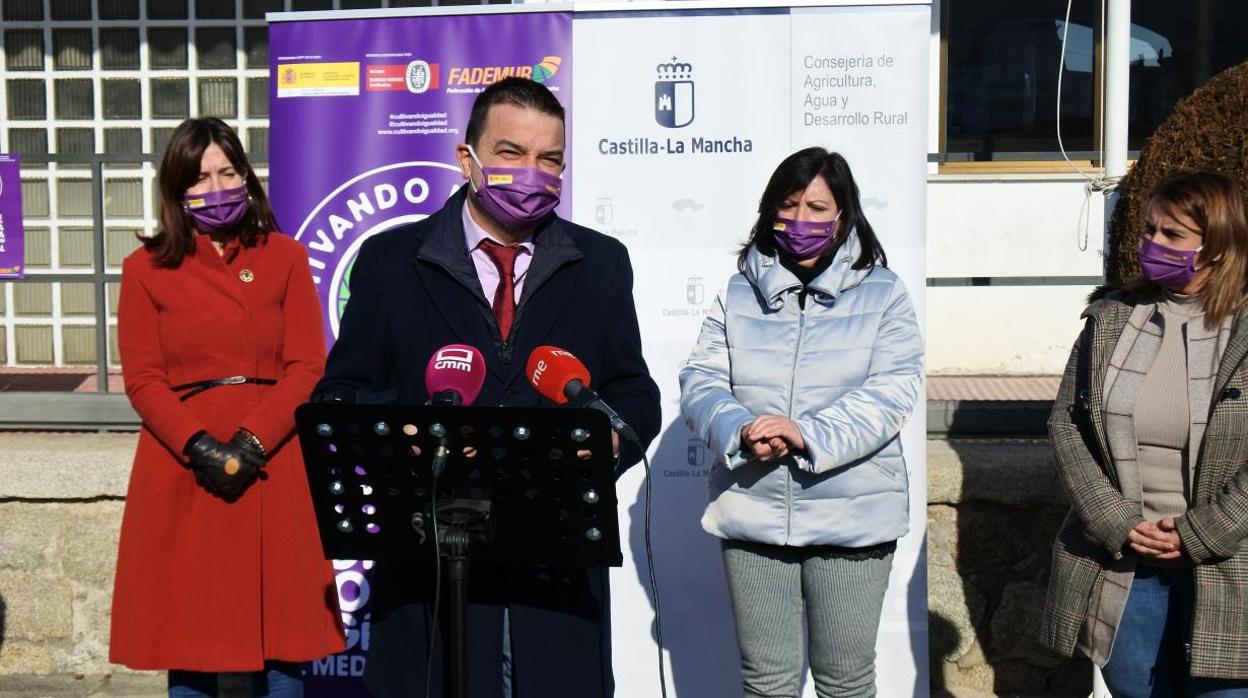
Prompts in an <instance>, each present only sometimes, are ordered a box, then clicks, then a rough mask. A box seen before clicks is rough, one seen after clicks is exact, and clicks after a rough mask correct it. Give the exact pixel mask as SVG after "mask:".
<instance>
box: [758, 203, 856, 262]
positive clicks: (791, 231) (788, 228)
mask: <svg viewBox="0 0 1248 698" xmlns="http://www.w3.org/2000/svg"><path fill="white" fill-rule="evenodd" d="M840 217H841V214H840V213H837V214H836V218H834V219H832V220H830V221H826V222H815V221H799V220H794V219H792V218H782V217H780V216H776V222H775V224H774V225H773V226H772V234H773V235H774V237H775V239H776V247H779V248H780V249H781V250H784V252H786V253H787V254H788V255H789V256H790V257H793V258H795V259H810V258H811V257H818V256H819V255H820V254H823V252H824V251H825V250H827V249H828V248H829V247H831V246H832V243H833V242H834V241H835V240H836V221H837V219H839V218H840Z"/></svg>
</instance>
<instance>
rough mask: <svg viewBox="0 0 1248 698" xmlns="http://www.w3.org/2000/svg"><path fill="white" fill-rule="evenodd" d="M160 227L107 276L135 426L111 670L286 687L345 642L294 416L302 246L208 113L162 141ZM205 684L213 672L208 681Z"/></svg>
mask: <svg viewBox="0 0 1248 698" xmlns="http://www.w3.org/2000/svg"><path fill="white" fill-rule="evenodd" d="M159 186H160V197H161V205H160V233H159V234H158V235H156V236H155V237H152V238H149V239H145V240H144V246H143V248H142V249H140V250H137V251H136V252H135V253H133V254H131V255H130V256H129V257H128V258H126V260H125V263H124V264H123V266H122V282H121V300H120V306H119V308H118V313H117V325H118V328H117V329H118V339H119V344H120V349H121V360H122V373H123V374H124V377H125V383H126V394H127V395H128V396H129V398H130V402H131V404H132V405H133V406H134V409H135V411H136V412H138V414H139V416H140V417H141V418H142V420H143V428H142V432H141V433H140V435H139V444H138V451H137V453H136V454H135V459H134V469H133V471H132V473H131V476H130V488H129V491H128V494H127V497H126V510H125V515H124V517H123V520H122V526H121V544H120V550H119V552H118V556H117V578H116V584H115V589H114V596H113V614H112V638H111V646H110V659H111V660H112V661H113V662H116V663H119V664H124V665H126V666H128V667H131V668H134V669H168V670H169V693H170V695H171V696H201V695H216V693H217V688H218V678H220V679H221V681H220V684H221V688H225V687H226V686H227V684H232V683H243V682H246V683H250V684H251V685H252V689H253V691H254V694H255V695H256V696H265V695H268V696H278V695H281V696H291V695H293V696H298V695H301V694H302V683H301V681H300V679H299V668H298V664H297V663H298V662H303V661H308V660H313V659H319V658H321V657H324V656H325V655H327V654H330V653H333V652H337V651H340V650H342V649H343V644H344V643H343V634H342V631H341V626H340V621H339V610H338V605H337V594H336V592H335V589H334V582H333V571H332V569H331V565H330V563H329V562H328V561H326V560H325V559H324V556H323V555H322V553H321V547H320V542H319V539H318V535H317V530H316V521H315V518H314V515H313V512H312V503H311V497H310V495H309V493H308V483H307V478H306V476H305V473H304V468H303V459H302V458H301V457H300V453H299V444H298V441H297V439H296V438H295V436H294V433H293V430H294V425H295V424H294V410H295V407H296V406H297V405H299V404H300V403H302V402H304V401H305V400H306V399H307V396H308V395H309V394H310V393H311V391H312V387H313V385H314V384H315V383H316V381H317V379H318V378H319V377H320V375H321V371H322V369H323V368H324V362H325V345H324V339H323V337H324V333H323V330H322V324H321V313H320V310H319V308H318V303H317V299H316V292H315V290H314V288H313V285H312V276H311V273H310V271H309V269H308V258H307V254H306V252H305V251H304V248H303V247H302V246H301V245H300V244H299V243H297V242H295V241H294V240H292V239H290V238H289V237H287V236H285V235H282V234H280V233H275V232H274V231H275V228H276V222H275V220H274V218H273V212H272V209H271V208H270V207H269V203H268V199H267V197H266V196H265V194H264V189H263V188H262V187H261V185H260V182H259V181H258V180H257V179H256V178H255V176H254V174H253V172H252V169H251V166H250V164H249V163H248V161H247V156H246V154H245V153H244V152H243V148H242V145H241V144H240V143H239V141H238V137H237V136H236V135H235V134H234V132H233V131H232V130H231V129H230V127H229V126H227V125H226V124H225V123H224V122H222V121H221V120H219V119H208V118H205V119H191V120H188V121H186V122H183V123H182V125H181V126H179V127H178V128H177V130H175V131H174V133H173V136H172V137H171V139H170V141H169V147H168V149H167V150H166V152H165V155H164V159H163V161H162V162H161V165H160V172H159ZM218 673H220V674H221V676H220V677H218Z"/></svg>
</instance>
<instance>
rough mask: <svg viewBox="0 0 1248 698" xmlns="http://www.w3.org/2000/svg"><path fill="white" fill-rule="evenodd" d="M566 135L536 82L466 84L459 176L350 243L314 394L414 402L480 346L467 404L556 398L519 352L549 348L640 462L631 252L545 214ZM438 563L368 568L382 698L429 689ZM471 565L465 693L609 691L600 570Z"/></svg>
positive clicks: (647, 434) (649, 433) (650, 389)
mask: <svg viewBox="0 0 1248 698" xmlns="http://www.w3.org/2000/svg"><path fill="white" fill-rule="evenodd" d="M564 149H565V141H564V110H563V107H562V106H561V105H560V104H559V101H558V100H557V99H556V98H555V96H554V95H553V94H551V92H550V91H549V90H548V89H546V88H545V87H544V86H542V85H540V84H538V83H536V82H533V81H531V80H527V79H522V78H506V79H504V80H501V81H499V82H497V83H494V84H493V85H491V86H490V87H488V88H486V90H485V91H484V92H482V93H481V94H480V95H478V96H477V98H476V101H475V102H474V104H473V108H472V113H471V115H470V117H469V120H468V124H467V128H466V132H465V142H464V143H462V144H460V145H459V146H458V147H457V152H456V157H457V160H458V162H459V165H460V168H461V171H462V173H463V176H464V178H465V179H466V180H467V182H466V183H467V186H464V187H462V188H460V190H459V191H458V192H457V193H456V194H455V195H453V196H452V197H451V198H450V199H449V200H448V201H447V202H446V204H445V205H444V206H443V207H442V209H441V210H440V211H439V212H437V213H435V214H433V215H432V216H430V217H429V218H426V219H425V220H422V221H419V222H417V223H413V224H410V225H405V226H402V227H399V228H396V229H394V230H390V231H386V232H384V233H381V234H379V235H376V236H375V237H373V238H370V239H369V240H367V241H366V242H365V243H364V244H363V246H362V247H361V249H360V253H359V257H358V258H357V260H356V262H355V267H354V269H353V271H352V275H351V299H350V301H349V302H348V305H347V308H346V311H345V313H344V315H343V318H342V323H341V329H340V332H339V336H338V340H337V343H336V344H335V345H334V347H333V350H332V351H331V352H330V355H329V359H328V363H327V367H326V373H325V377H324V379H322V381H321V383H320V384H319V385H318V386H317V390H316V394H317V396H318V397H319V398H320V399H337V400H345V401H354V400H377V399H395V400H396V401H397V402H401V403H408V404H420V403H424V402H426V401H427V400H428V399H429V397H430V396H429V395H427V394H426V389H425V382H424V380H423V378H424V376H423V373H424V369H425V362H426V361H427V360H428V358H429V357H430V356H431V355H433V353H434V352H436V351H437V350H438V349H439V348H440V347H443V346H444V345H447V344H452V343H458V344H465V345H469V346H472V347H477V348H479V349H480V350H481V352H482V354H483V355H484V357H485V365H486V375H485V379H484V382H483V384H482V386H481V391H480V394H479V395H478V396H477V398H476V404H478V405H505V406H535V405H550V406H553V405H554V403H553V402H551V401H548V400H546V399H544V398H542V397H541V396H540V395H539V394H538V393H537V392H536V390H535V389H534V388H533V387H532V386H531V385H530V383H529V381H528V380H527V379H526V376H525V361H526V359H527V358H528V357H529V355H530V353H532V352H533V350H534V349H536V348H537V347H539V346H542V345H553V346H557V347H561V348H563V349H566V350H567V351H569V352H570V353H571V354H573V355H575V356H576V357H577V358H579V359H580V360H581V361H582V362H583V363H584V364H585V367H586V368H587V369H588V372H589V374H590V375H592V376H593V387H594V389H595V390H596V391H597V396H598V397H600V398H601V400H602V402H603V403H605V404H609V405H610V406H611V407H613V408H614V409H615V411H617V412H618V413H619V416H620V417H621V418H622V419H623V421H624V422H627V423H628V424H629V425H631V426H632V428H633V429H634V430H635V431H636V433H637V436H638V437H639V438H638V441H639V442H640V443H639V444H634V443H632V442H630V441H628V440H624V441H623V442H621V441H620V440H618V439H617V440H616V444H617V447H618V451H617V456H618V464H617V470H623V469H624V468H626V467H628V466H631V465H633V464H635V463H636V462H637V461H638V460H640V459H641V455H642V452H643V449H644V448H645V446H647V445H648V444H649V443H650V441H651V440H652V439H654V437H655V436H656V435H657V434H658V430H659V391H658V387H657V386H656V385H655V383H654V381H653V380H651V378H650V374H649V371H648V369H647V367H646V363H645V360H644V359H643V358H642V354H641V339H640V336H639V333H638V329H637V313H636V310H635V308H634V305H633V295H632V286H633V272H632V266H631V264H630V262H629V257H628V252H627V250H626V249H625V248H624V246H623V245H622V244H620V243H619V242H618V241H616V240H615V239H613V238H611V237H608V236H606V235H603V234H601V233H598V232H595V231H593V230H590V229H588V228H585V227H582V226H579V225H576V224H574V223H571V222H569V221H566V220H564V219H562V218H560V217H558V216H557V215H555V213H554V208H555V206H556V205H557V204H558V202H559V194H560V190H561V184H562V182H561V179H560V176H561V174H562V172H563V168H564V152H565V150H564ZM613 436H615V435H614V434H613ZM432 576H433V575H432V570H431V569H430V568H429V567H417V566H412V567H406V566H399V565H379V566H378V572H377V578H376V580H375V582H374V593H375V596H374V610H373V612H372V617H371V623H372V638H371V643H370V650H369V655H368V663H367V670H366V674H365V683H366V685H367V687H368V688H369V690H370V691H372V692H373V693H374V694H375V695H377V696H380V697H382V698H385V697H387V696H400V695H402V696H412V695H423V690H424V684H425V676H424V667H425V662H424V657H425V653H426V651H427V649H428V648H427V637H428V631H429V626H428V625H427V615H428V613H429V611H428V609H427V608H426V604H427V603H428V602H429V601H431V599H432V589H433V582H434V580H433V578H432ZM470 580H471V581H470V589H469V610H468V618H469V628H468V634H469V643H470V644H469V655H470V656H469V674H470V676H471V679H470V681H469V687H470V690H471V695H472V696H473V698H547V697H549V696H578V697H585V698H595V697H597V696H611V695H613V694H614V678H613V676H612V672H611V644H610V642H611V640H610V626H609V623H608V622H607V620H608V613H609V599H608V593H607V591H608V590H607V571H606V570H605V569H601V568H596V569H588V570H586V569H583V568H575V569H573V568H569V569H562V568H543V569H533V568H514V567H474V568H473V569H472V572H471V575H470ZM442 646H443V647H444V645H442ZM439 667H440V663H439V664H435V670H434V671H435V673H440V668H439ZM434 678H435V686H436V685H438V684H439V683H441V682H440V680H438V678H439V677H437V676H435V677H434ZM435 695H437V694H435Z"/></svg>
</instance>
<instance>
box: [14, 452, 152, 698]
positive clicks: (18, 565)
mask: <svg viewBox="0 0 1248 698" xmlns="http://www.w3.org/2000/svg"><path fill="white" fill-rule="evenodd" d="M134 442H135V435H134V434H91V435H89V436H88V435H82V434H72V435H71V434H57V433H38V434H35V433H22V434H0V454H2V455H0V686H3V682H4V677H5V676H13V675H56V674H68V675H77V674H81V675H94V674H105V673H109V672H111V671H113V668H112V667H110V665H109V664H108V619H109V608H110V606H111V602H112V590H113V566H114V562H115V560H116V555H117V533H118V529H119V528H120V525H121V511H122V506H123V498H124V495H125V489H126V478H127V477H128V475H129V470H130V468H129V465H130V459H131V457H132V456H133V454H134Z"/></svg>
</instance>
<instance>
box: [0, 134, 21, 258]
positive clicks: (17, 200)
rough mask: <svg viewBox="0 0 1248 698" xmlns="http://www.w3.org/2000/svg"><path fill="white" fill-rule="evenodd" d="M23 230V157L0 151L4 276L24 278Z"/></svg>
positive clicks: (0, 242)
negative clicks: (21, 159) (21, 158)
mask: <svg viewBox="0 0 1248 698" xmlns="http://www.w3.org/2000/svg"><path fill="white" fill-rule="evenodd" d="M24 242H25V238H24V237H23V230H22V181H21V161H20V160H19V158H18V156H17V155H6V154H4V153H0V279H20V278H22V275H23V274H25V271H26V258H25V254H24Z"/></svg>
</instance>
